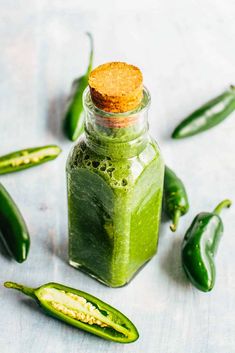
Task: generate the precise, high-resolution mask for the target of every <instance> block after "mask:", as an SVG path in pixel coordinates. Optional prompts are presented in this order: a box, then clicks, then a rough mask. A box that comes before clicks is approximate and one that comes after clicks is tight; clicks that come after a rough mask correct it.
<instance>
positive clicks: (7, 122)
mask: <svg viewBox="0 0 235 353" xmlns="http://www.w3.org/2000/svg"><path fill="white" fill-rule="evenodd" d="M234 16H235V3H234V1H233V0H226V1H224V2H221V1H219V0H215V1H211V0H198V1H196V2H191V1H187V0H180V1H176V2H172V1H170V0H159V1H150V0H147V1H144V2H140V1H131V0H126V1H122V0H120V1H118V2H117V1H113V2H112V1H108V0H107V1H104V0H103V1H97V2H95V1H92V0H87V1H86V2H82V1H77V0H67V1H61V0H53V1H42V0H30V1H27V0H26V1H22V0H18V1H17V0H16V1H12V0H8V1H4V0H1V1H0V47H1V56H0V154H4V153H7V152H10V151H12V150H17V149H20V148H24V147H27V146H28V147H31V146H37V145H43V144H50V143H58V144H59V145H60V146H61V147H62V148H63V154H62V155H61V156H60V157H59V158H58V159H57V160H56V161H53V162H50V163H48V164H44V165H42V166H40V167H37V168H35V169H31V170H28V171H25V172H21V173H18V174H12V175H8V176H1V182H2V183H4V185H5V186H6V187H7V189H8V190H9V192H10V193H11V194H12V196H13V197H14V199H15V200H16V202H17V204H18V205H19V207H20V209H21V211H22V213H23V215H24V216H25V219H26V221H27V224H28V227H29V229H30V233H31V238H32V246H31V251H30V254H29V258H28V260H27V261H26V262H25V263H23V264H20V265H19V264H17V263H15V262H14V261H11V260H10V259H9V258H8V257H7V256H6V254H5V251H4V249H3V247H2V246H0V274H1V282H3V281H5V280H13V281H18V282H22V283H25V284H28V285H31V286H38V285H41V284H43V283H45V282H49V281H57V282H62V283H65V284H67V285H69V286H73V287H77V288H80V289H82V290H85V291H88V292H91V293H92V294H94V295H96V296H98V297H100V298H102V299H103V300H105V301H107V302H109V303H111V304H112V305H113V306H116V307H117V308H119V309H120V310H121V311H123V312H124V313H125V314H126V315H127V316H129V317H130V318H131V319H132V320H133V321H134V323H135V324H136V325H137V327H138V329H139V332H140V339H139V340H138V341H137V342H135V343H133V344H130V345H125V346H123V345H120V344H115V343H111V342H106V341H103V340H101V339H98V338H96V337H94V336H91V335H89V334H87V333H83V332H80V331H78V330H76V329H74V328H71V327H68V326H66V325H65V324H63V323H60V322H58V321H56V320H54V319H50V318H48V317H46V316H45V315H44V314H42V312H41V311H40V310H39V309H38V308H37V307H36V305H35V304H34V303H33V302H32V301H31V300H30V299H27V298H24V297H23V296H22V295H21V294H20V293H17V292H13V291H8V290H6V289H4V288H3V287H1V288H0V302H1V319H0V352H1V353H55V352H56V353H75V352H76V353H101V352H102V353H104V352H105V353H107V352H109V353H128V352H129V353H143V352H146V353H155V352H158V353H175V352H177V353H234V352H235V334H234V333H235V284H234V283H235V281H234V278H235V266H234V265H235V263H234V262H235V260H234V259H235V257H234V249H235V237H234V229H235V217H234V215H235V213H234V209H235V206H234V207H233V208H231V210H229V211H224V213H223V219H224V222H225V233H224V237H223V239H222V241H221V244H220V248H219V252H218V256H217V259H216V262H217V268H218V272H217V281H216V286H215V288H214V290H213V292H211V293H209V294H204V293H200V292H198V291H197V290H196V289H193V288H192V287H191V286H190V285H189V283H188V282H187V280H186V278H185V275H184V273H183V271H182V268H181V261H180V246H181V240H182V237H183V234H184V232H185V230H186V229H187V227H188V225H189V224H190V222H191V220H192V217H193V216H194V215H195V213H197V212H199V211H201V210H210V209H212V208H213V207H214V206H215V205H216V204H217V203H218V202H219V201H220V200H222V199H223V198H226V197H229V198H231V199H232V200H233V201H234V204H235V159H234V152H235V120H234V119H235V115H234V114H233V115H232V116H231V117H230V118H229V119H227V120H226V121H225V122H224V123H223V124H221V125H220V126H218V127H217V128H215V129H213V130H211V131H208V132H207V133H204V134H201V135H200V136H195V137H193V138H190V139H187V140H182V141H173V140H171V139H170V137H169V136H170V133H171V131H172V129H173V128H174V127H175V125H176V124H177V123H178V122H179V121H180V120H181V119H182V118H183V117H184V116H185V115H187V114H188V113H190V112H191V111H192V109H194V108H196V107H197V106H198V105H199V104H201V103H204V102H205V100H207V99H209V98H211V97H213V96H215V95H216V94H218V93H220V92H222V91H223V90H224V89H225V88H226V87H227V86H228V85H229V84H230V83H235V66H234V62H235V49H234V37H235V26H234ZM87 30H89V31H90V32H92V33H93V35H94V40H95V65H99V64H101V63H103V62H107V61H112V60H117V61H118V60H121V61H127V62H129V63H132V64H134V65H137V66H139V67H140V68H141V69H142V71H143V74H144V79H145V84H146V85H147V87H148V88H149V89H150V91H151V93H152V108H151V112H150V117H149V120H150V126H151V132H152V135H153V136H155V138H156V139H157V140H158V142H159V143H160V146H161V149H162V151H163V154H164V157H165V160H166V161H167V163H168V164H169V165H170V166H171V167H172V168H173V169H174V170H175V171H176V172H177V173H178V174H179V175H180V176H181V178H182V179H183V180H184V182H185V184H186V187H187V190H188V193H189V199H190V203H191V209H190V212H189V213H188V214H187V215H186V216H185V217H184V218H182V220H181V223H180V226H179V230H178V231H177V233H176V234H172V233H171V232H170V231H169V228H168V225H169V224H168V223H166V222H163V224H162V227H161V234H160V242H159V250H158V254H157V256H156V257H155V258H154V259H153V260H152V261H151V262H150V263H149V264H148V265H147V266H146V267H145V268H144V269H143V271H142V272H141V273H140V274H139V275H138V276H137V277H136V278H135V279H134V280H133V281H132V282H131V283H130V284H129V285H128V286H126V287H124V288H120V289H110V288H106V287H105V286H103V285H101V284H99V283H97V282H96V281H94V280H92V279H90V278H89V277H87V276H85V275H84V274H82V273H80V272H79V271H76V270H75V269H73V268H71V267H70V266H69V265H68V264H67V205H66V180H65V162H66V158H67V155H68V151H69V150H70V148H71V143H70V142H69V141H67V140H66V139H65V137H64V136H63V133H62V130H61V119H62V115H63V109H64V104H65V98H66V96H67V94H68V92H69V89H70V84H71V81H72V80H73V79H74V77H77V76H78V75H80V74H81V73H83V72H84V70H85V68H86V65H87V59H88V54H89V50H88V49H89V43H88V41H87V38H86V36H85V35H84V32H85V31H87Z"/></svg>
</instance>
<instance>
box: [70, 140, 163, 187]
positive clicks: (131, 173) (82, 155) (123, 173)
mask: <svg viewBox="0 0 235 353" xmlns="http://www.w3.org/2000/svg"><path fill="white" fill-rule="evenodd" d="M150 164H151V165H156V169H159V172H160V173H161V174H162V173H163V171H162V170H163V168H164V162H163V159H162V156H161V152H160V149H159V147H158V145H157V143H156V141H155V140H153V139H152V138H149V139H148V142H147V144H146V146H145V148H144V149H143V150H142V151H141V152H140V153H138V154H137V155H136V156H134V157H131V158H120V159H117V158H112V157H109V156H104V155H101V154H98V153H96V152H95V151H93V150H91V149H90V148H89V146H88V145H87V144H86V140H85V138H84V136H82V137H81V138H80V139H79V141H78V142H77V144H76V145H75V146H74V147H73V148H72V150H71V152H70V154H69V157H68V160H67V172H68V173H73V171H78V170H79V169H81V168H82V169H87V170H89V171H90V172H91V173H95V174H97V175H99V176H100V177H102V178H103V179H105V180H106V182H107V183H109V184H110V185H111V186H112V187H114V188H119V187H120V188H123V187H126V188H128V187H132V186H133V185H134V184H135V181H136V180H137V179H138V177H139V176H140V175H141V174H143V173H144V172H145V170H147V169H148V167H149V166H150Z"/></svg>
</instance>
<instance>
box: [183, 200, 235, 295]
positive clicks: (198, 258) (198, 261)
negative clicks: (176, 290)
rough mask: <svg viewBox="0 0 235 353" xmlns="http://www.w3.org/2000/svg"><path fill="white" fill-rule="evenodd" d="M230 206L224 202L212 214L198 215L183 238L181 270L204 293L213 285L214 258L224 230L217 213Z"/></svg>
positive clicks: (214, 272)
mask: <svg viewBox="0 0 235 353" xmlns="http://www.w3.org/2000/svg"><path fill="white" fill-rule="evenodd" d="M230 205H231V201H230V200H224V201H222V202H221V203H220V204H219V205H218V206H217V207H216V208H215V209H214V211H213V212H202V213H199V214H198V215H197V216H196V217H195V218H194V220H193V222H192V224H191V226H190V227H189V229H188V230H187V232H186V234H185V237H184V241H183V244H182V264H183V268H184V270H185V272H186V275H187V277H188V278H189V280H190V282H191V283H192V284H193V285H194V286H195V287H196V288H198V289H199V290H201V291H204V292H208V291H210V290H212V288H213V287H214V284H215V277H216V270H215V263H214V256H215V254H216V252H217V248H218V244H219V241H220V238H221V236H222V234H223V229H224V227H223V222H222V220H221V218H220V216H219V213H220V211H221V210H222V209H223V208H224V207H230Z"/></svg>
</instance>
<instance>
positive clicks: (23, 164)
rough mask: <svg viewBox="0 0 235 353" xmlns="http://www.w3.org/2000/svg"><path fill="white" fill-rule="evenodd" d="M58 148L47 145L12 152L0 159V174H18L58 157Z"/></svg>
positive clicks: (59, 150) (59, 151)
mask: <svg viewBox="0 0 235 353" xmlns="http://www.w3.org/2000/svg"><path fill="white" fill-rule="evenodd" d="M60 153H61V149H60V147H58V146H56V145H48V146H41V147H32V148H27V149H24V150H20V151H16V152H12V153H9V154H6V155H5V156H2V157H0V174H7V173H13V172H18V171H20V170H23V169H26V168H31V167H35V166H37V165H39V164H42V163H46V162H48V161H51V160H53V159H55V158H56V157H58V155H59V154H60Z"/></svg>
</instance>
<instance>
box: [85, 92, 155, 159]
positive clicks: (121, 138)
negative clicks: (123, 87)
mask: <svg viewBox="0 0 235 353" xmlns="http://www.w3.org/2000/svg"><path fill="white" fill-rule="evenodd" d="M83 105H84V108H85V136H86V143H87V145H88V147H89V148H90V149H92V150H93V151H95V152H96V153H98V154H102V155H105V156H109V157H112V158H118V159H119V158H131V157H133V156H135V155H138V154H139V153H140V152H141V151H142V150H143V149H144V148H145V146H146V144H147V142H148V108H149V105H150V95H149V92H148V91H147V89H144V94H143V100H142V102H141V104H140V106H139V107H138V108H137V109H136V110H134V111H131V112H126V113H108V112H105V111H103V110H100V109H98V108H97V107H96V106H95V105H94V104H93V102H92V100H91V97H90V92H89V88H87V89H86V90H85V92H84V96H83Z"/></svg>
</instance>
